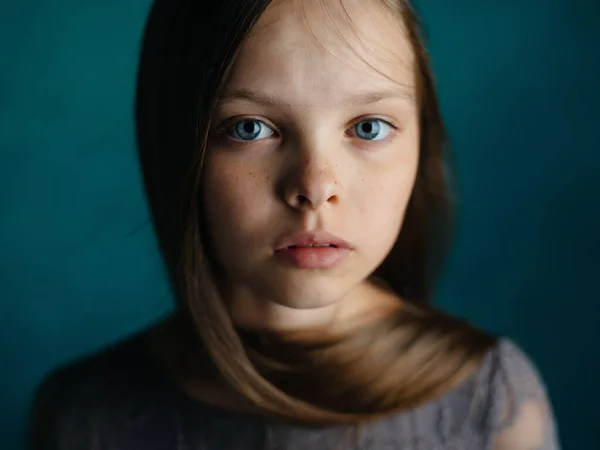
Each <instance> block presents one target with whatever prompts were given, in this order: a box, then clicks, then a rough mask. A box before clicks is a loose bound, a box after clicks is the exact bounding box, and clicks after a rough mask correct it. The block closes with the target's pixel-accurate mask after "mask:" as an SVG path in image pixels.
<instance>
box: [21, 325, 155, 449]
mask: <svg viewBox="0 0 600 450" xmlns="http://www.w3.org/2000/svg"><path fill="white" fill-rule="evenodd" d="M161 384H162V377H161V376H160V370H159V369H158V366H157V365H156V364H155V363H154V361H153V359H152V358H151V357H150V355H149V354H148V353H147V352H146V349H145V346H144V344H143V343H142V340H141V339H140V338H139V337H136V338H132V339H130V340H128V341H125V342H122V343H119V344H117V345H114V346H112V347H111V348H109V349H107V350H104V351H102V352H100V353H98V354H95V355H93V356H91V357H87V358H84V359H80V360H78V361H75V362H73V363H70V364H68V365H66V366H63V367H61V368H59V369H57V370H55V371H54V372H53V373H51V374H50V375H49V376H47V377H46V379H45V380H44V381H43V382H42V383H41V385H40V387H39V388H38V390H37V393H36V395H35V397H34V401H33V405H32V412H31V418H30V441H31V448H33V449H35V450H42V449H43V450H46V449H48V450H50V449H57V448H63V446H64V442H65V440H67V441H69V448H91V447H92V442H91V441H92V440H93V439H94V429H96V428H97V427H98V426H99V425H100V424H102V422H106V421H109V420H110V421H111V423H114V422H116V421H124V420H131V419H132V418H134V417H135V415H136V414H143V413H145V412H146V411H147V410H148V407H149V406H150V405H149V403H151V402H152V400H153V398H154V397H155V396H156V395H159V393H160V392H161ZM149 392H151V393H152V395H148V393H149Z"/></svg>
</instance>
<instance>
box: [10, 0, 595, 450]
mask: <svg viewBox="0 0 600 450" xmlns="http://www.w3.org/2000/svg"><path fill="white" fill-rule="evenodd" d="M420 5H421V10H422V13H423V16H424V19H425V22H426V24H427V28H428V29H429V32H428V35H429V39H430V43H431V45H430V47H431V53H432V57H433V60H434V67H435V70H436V73H437V78H438V84H439V89H440V96H441V100H442V105H443V109H444V112H445V114H446V117H447V122H448V126H449V130H450V134H451V137H452V142H453V147H454V151H455V153H456V159H457V166H458V172H459V176H460V187H461V190H462V210H461V215H460V232H459V237H458V241H457V247H456V250H455V252H454V254H453V256H452V258H451V259H450V261H449V265H448V270H447V272H446V277H445V279H444V282H443V283H442V286H441V289H440V293H439V299H440V304H441V305H443V306H445V307H447V308H449V309H451V310H452V311H454V312H456V313H458V314H460V315H463V316H466V317H468V318H470V319H472V320H474V321H476V322H477V323H479V324H481V325H482V326H484V327H487V328H489V329H491V330H493V331H495V332H499V333H502V334H508V335H510V336H511V337H513V338H515V339H516V340H517V341H518V342H519V343H520V344H521V345H522V346H523V347H524V348H525V349H526V350H527V351H528V352H529V353H530V354H531V355H532V357H533V359H534V360H535V361H536V362H537V363H538V365H539V366H540V368H541V370H542V372H543V374H544V376H545V378H546V380H547V382H548V385H549V388H550V393H551V396H552V399H553V401H554V403H555V407H556V410H557V415H558V418H559V425H560V429H561V435H562V438H563V441H564V446H565V448H566V449H580V448H586V449H592V448H600V435H599V433H600V432H599V431H597V430H598V428H597V418H598V413H597V408H598V404H600V387H599V386H598V382H597V380H599V379H600V351H599V350H598V346H597V345H595V344H594V343H597V342H599V341H600V334H599V332H598V329H597V326H598V316H599V315H600V306H598V300H600V297H599V296H598V294H597V292H598V290H597V283H596V278H595V277H597V276H598V273H599V272H600V271H599V269H600V265H599V263H598V258H599V256H600V244H599V238H598V234H597V230H598V229H600V200H599V197H600V195H599V194H600V188H599V187H598V184H599V183H598V182H599V181H600V177H599V176H598V173H599V172H600V138H599V135H598V132H597V128H596V127H597V126H598V123H599V122H600V113H599V108H598V105H599V104H600V49H599V48H600V6H599V5H600V4H599V3H598V2H597V1H596V0H588V1H584V0H562V1H544V2H540V1H539V0H493V1H492V0H490V1H487V2H467V1H464V0H463V1H459V0H453V1H452V2H450V1H446V2H442V1H439V0H422V1H421V2H420ZM484 5H485V6H484ZM542 5H543V7H542ZM148 7H149V1H148V0H119V1H114V0H111V1H108V0H102V1H100V0H86V1H85V2H80V1H74V0H54V1H49V0H35V1H34V0H32V1H29V2H8V1H6V2H1V3H0V367H1V368H2V369H1V371H0V438H1V439H2V441H1V442H2V443H1V444H0V447H1V448H2V449H5V450H19V449H22V448H23V432H24V424H25V417H26V413H27V409H28V406H29V401H30V396H31V393H32V391H33V389H34V387H35V385H36V383H38V382H39V380H40V379H41V377H42V376H43V375H44V374H45V373H46V372H47V371H48V370H50V369H51V368H52V367H55V366H56V365H58V364H59V363H61V362H63V361H65V360H66V359H68V358H71V357H73V356H76V355H80V354H83V353H86V352H89V351H92V350H94V349H97V348H98V347H100V346H102V345H104V344H106V343H108V342H110V341H112V340H114V339H116V338H118V337H121V336H123V335H125V334H127V333H129V332H132V331H134V330H136V329H137V328H139V327H141V326H142V325H144V324H146V323H149V322H150V321H151V320H152V319H154V318H156V317H157V316H159V315H160V314H162V313H163V312H164V311H166V310H168V309H169V308H170V305H171V300H170V296H169V293H168V288H167V285H166V282H165V279H164V276H163V269H162V266H161V262H160V260H159V258H158V255H157V250H156V245H155V243H154V241H153V237H152V230H151V228H150V226H149V224H148V218H147V210H146V206H145V204H144V200H143V194H142V189H141V185H140V175H139V173H138V169H137V165H136V159H135V150H134V141H133V130H132V99H133V95H132V94H133V86H134V73H135V67H136V63H137V52H138V47H139V37H140V33H141V30H142V26H143V22H144V19H145V14H146V13H147V11H148Z"/></svg>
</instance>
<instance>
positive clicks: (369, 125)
mask: <svg viewBox="0 0 600 450" xmlns="http://www.w3.org/2000/svg"><path fill="white" fill-rule="evenodd" d="M363 131H364V132H365V133H372V132H373V124H372V123H369V122H366V123H363Z"/></svg>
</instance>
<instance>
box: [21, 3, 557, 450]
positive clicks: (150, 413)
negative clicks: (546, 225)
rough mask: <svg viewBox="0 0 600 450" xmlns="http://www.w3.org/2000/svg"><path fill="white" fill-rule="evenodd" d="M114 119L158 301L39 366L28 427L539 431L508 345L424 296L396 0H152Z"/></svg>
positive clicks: (188, 443) (424, 227)
mask: <svg viewBox="0 0 600 450" xmlns="http://www.w3.org/2000/svg"><path fill="white" fill-rule="evenodd" d="M136 120H137V135H138V143H139V150H140V160H141V166H142V170H143V174H144V179H145V184H146V191H147V195H148V199H149V203H150V206H151V211H152V215H153V219H154V225H155V228H156V231H157V235H158V238H159V241H160V244H161V248H162V252H163V256H164V259H165V261H166V264H167V267H168V269H169V274H170V277H171V281H172V285H173V288H174V291H175V295H176V298H177V300H178V308H177V311H176V313H174V314H173V315H172V316H171V317H169V318H168V319H166V320H165V321H163V322H162V323H160V324H159V325H157V326H154V327H153V328H152V329H150V330H146V331H145V332H143V333H141V334H140V335H138V336H136V337H134V338H132V339H129V340H128V341H127V342H124V343H121V344H120V345H118V346H115V347H113V348H112V349H110V350H107V351H105V352H104V353H103V354H101V355H97V356H95V357H93V358H90V359H88V360H86V361H82V362H81V361H80V362H78V363H76V364H74V365H72V366H71V367H69V368H66V369H63V370H61V371H60V372H58V373H57V374H55V375H54V376H53V377H51V378H49V379H48V380H47V381H46V383H44V385H43V387H42V388H41V389H40V392H39V395H38V398H37V399H36V404H35V408H34V410H35V414H34V418H33V427H32V430H33V447H34V448H36V449H53V450H54V449H61V450H62V449H76V450H83V449H113V450H117V449H124V450H141V449H143V450H153V449H156V450H159V449H160V450H176V449H178V450H182V449H190V450H191V449H203V450H217V449H240V450H242V449H243V450H253V449H303V450H304V449H323V450H325V449H373V450H383V449H402V450H426V449H427V450H433V449H461V450H475V449H477V450H479V449H490V450H491V449H495V450H531V449H541V450H554V449H557V447H558V444H557V440H556V432H555V428H554V422H553V417H552V413H551V408H550V405H549V402H548V400H547V397H546V394H545V391H544V387H543V384H542V382H541V380H540V378H539V377H538V375H537V373H536V370H535V369H534V367H533V366H532V364H531V363H530V362H529V360H528V359H527V358H526V356H525V355H524V354H523V353H522V352H521V351H520V350H519V349H518V348H517V347H516V346H515V345H514V344H513V343H512V342H510V341H509V340H506V339H496V338H494V337H493V336H490V335H488V334H486V333H484V332H482V331H479V330H477V329H475V328H473V327H471V326H469V325H467V324H465V323H463V322H461V321H459V320H456V319H453V318H450V317H448V316H446V315H444V314H443V313H441V312H440V311H437V310H435V309H433V308H432V307H430V306H427V302H428V300H429V298H430V291H431V287H432V279H433V277H434V276H435V274H436V268H437V267H439V264H437V263H436V261H438V260H439V259H440V257H441V256H442V253H443V249H444V247H445V242H446V238H447V236H448V234H449V225H448V222H449V219H450V211H449V208H448V195H447V188H446V179H445V178H446V177H445V173H446V172H445V170H444V165H443V158H444V156H445V155H444V152H443V150H444V129H443V125H442V119H441V117H440V112H439V108H438V104H437V100H436V95H435V92H434V86H433V81H432V76H431V72H430V68H429V65H428V61H427V57H426V52H425V50H424V48H423V44H422V42H421V39H420V37H419V32H418V27H417V22H416V19H415V17H414V15H413V12H412V11H411V8H410V5H408V4H407V2H406V1H405V0H220V1H218V2H211V4H210V5H205V4H202V5H201V2H197V1H191V0H179V1H175V0H156V2H155V4H154V7H153V9H152V12H151V15H150V18H149V21H148V25H147V29H146V34H145V39H144V45H143V49H142V55H141V61H140V69H139V74H138V89H137V109H136Z"/></svg>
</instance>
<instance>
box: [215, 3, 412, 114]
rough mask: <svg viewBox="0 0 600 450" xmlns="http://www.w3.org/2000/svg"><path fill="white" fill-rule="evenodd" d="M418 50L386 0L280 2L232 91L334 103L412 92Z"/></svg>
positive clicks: (246, 50) (254, 36)
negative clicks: (382, 93) (376, 94)
mask: <svg viewBox="0 0 600 450" xmlns="http://www.w3.org/2000/svg"><path fill="white" fill-rule="evenodd" d="M413 64H414V57H413V50H412V47H411V44H410V41H409V39H408V38H407V35H406V32H405V29H404V27H403V25H402V23H401V20H400V18H399V15H397V14H392V13H391V11H390V10H389V9H386V8H385V7H384V6H383V5H381V2H380V1H379V0H326V1H323V0H275V1H274V2H273V3H271V5H270V6H269V7H268V8H267V9H266V11H265V12H264V13H263V15H262V16H261V17H260V18H259V20H258V22H257V24H256V25H255V27H254V28H253V30H252V31H251V33H250V35H249V37H248V39H247V41H246V42H245V43H244V45H243V46H242V48H241V51H240V52H239V55H238V58H237V60H236V63H235V64H234V67H233V70H232V73H231V75H230V79H229V80H228V83H227V84H226V87H225V92H224V95H227V93H228V91H229V92H231V91H235V90H240V89H242V90H252V91H258V92H261V93H264V94H266V95H268V96H271V97H276V98H278V99H280V101H281V102H283V103H289V104H293V105H306V106H323V107H332V106H334V105H339V104H342V103H344V101H345V100H346V99H347V97H348V96H349V95H356V94H357V93H360V92H374V91H390V90H397V89H399V88H402V89H405V90H406V91H407V92H408V91H412V90H413V86H414V70H413Z"/></svg>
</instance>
